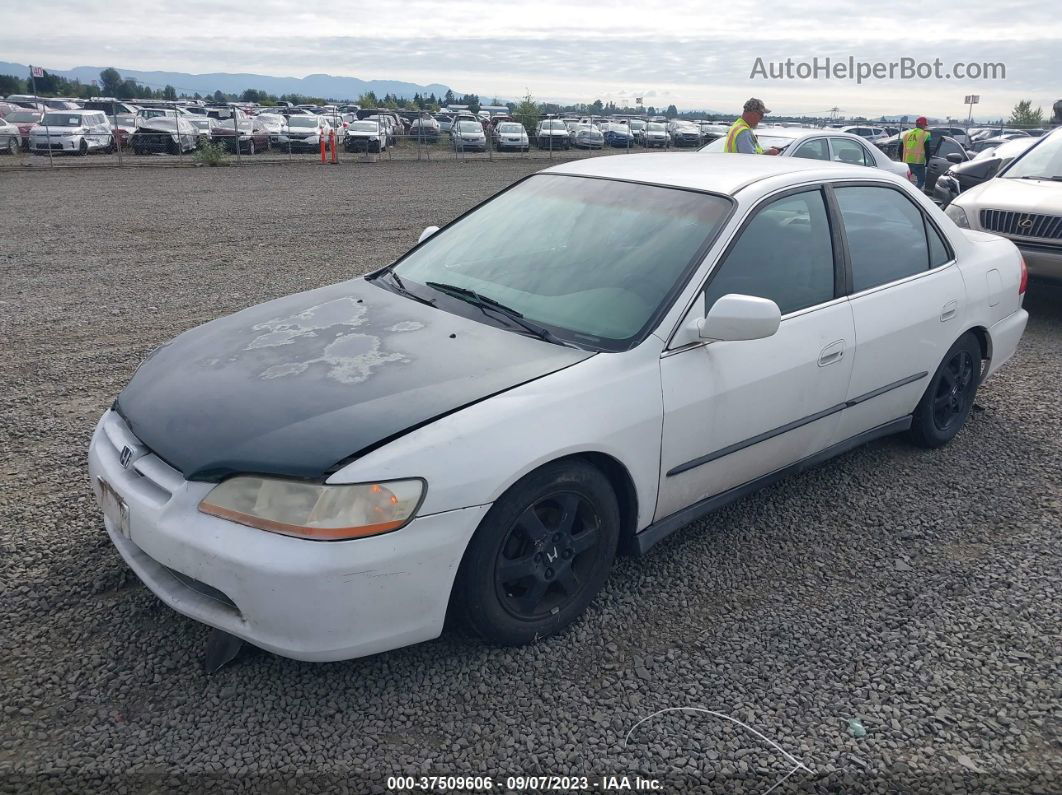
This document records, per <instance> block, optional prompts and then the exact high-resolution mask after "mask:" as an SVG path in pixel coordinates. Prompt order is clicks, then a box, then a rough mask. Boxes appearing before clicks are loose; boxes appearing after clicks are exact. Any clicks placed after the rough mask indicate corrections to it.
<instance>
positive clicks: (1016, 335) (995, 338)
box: [985, 309, 1029, 378]
mask: <svg viewBox="0 0 1062 795" xmlns="http://www.w3.org/2000/svg"><path fill="white" fill-rule="evenodd" d="M1028 322H1029V313H1028V312H1026V311H1025V310H1024V309H1019V310H1018V311H1017V312H1014V313H1013V314H1010V315H1008V316H1007V317H1005V318H1003V319H1002V320H1000V321H999V322H997V323H994V324H993V325H992V327H991V328H989V329H988V336H989V338H990V339H991V340H992V361H991V362H990V363H989V365H988V372H987V373H985V378H988V377H989V376H990V375H992V374H993V373H994V372H995V371H996V370H998V369H999V368H1000V367H1002V366H1003V365H1004V364H1006V363H1007V361H1008V360H1009V359H1010V357H1011V356H1013V355H1014V351H1016V350H1017V348H1018V341H1019V340H1021V335H1022V334H1023V333H1024V332H1025V324H1026V323H1028Z"/></svg>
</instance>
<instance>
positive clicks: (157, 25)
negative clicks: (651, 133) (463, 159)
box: [0, 0, 1062, 115]
mask: <svg viewBox="0 0 1062 795" xmlns="http://www.w3.org/2000/svg"><path fill="white" fill-rule="evenodd" d="M8 16H9V17H10V19H9V20H8V21H7V23H8V24H5V25H3V26H0V28H2V29H3V33H0V52H3V53H4V54H5V57H6V58H8V59H10V60H21V61H23V62H28V61H33V62H40V63H43V64H47V65H49V66H52V67H53V68H70V67H73V66H79V65H85V64H89V65H95V64H101V65H107V64H108V63H111V62H113V63H114V65H115V66H119V67H122V66H124V67H126V68H137V69H168V70H175V71H185V72H196V73H200V72H215V71H226V72H254V73H261V74H269V75H296V76H303V75H305V74H308V73H314V72H327V73H329V74H342V75H353V76H357V77H360V78H362V79H366V80H370V79H399V80H408V81H411V82H417V83H432V82H440V83H446V84H448V85H452V86H453V87H454V88H455V89H457V90H459V91H476V92H478V93H480V94H483V95H491V96H494V95H497V96H504V97H517V96H521V95H523V93H524V91H525V88H529V89H530V90H531V91H532V93H533V94H535V96H536V97H538V98H541V99H546V98H550V99H560V100H581V101H587V102H590V101H592V100H593V99H595V98H601V99H609V98H613V99H617V98H620V97H627V96H645V97H650V96H666V97H668V99H669V101H670V102H674V103H675V104H677V105H679V106H680V107H710V108H715V109H721V110H728V109H732V108H736V107H739V106H740V103H741V102H742V101H743V100H744V99H745V98H747V96H748V95H752V94H755V95H757V96H759V95H764V96H770V98H771V101H770V104H771V106H772V107H774V108H775V109H776V110H778V111H780V112H809V111H813V110H822V109H825V108H828V107H832V106H834V105H840V106H841V107H843V108H845V109H846V110H849V111H850V112H863V113H867V114H873V115H877V114H881V113H891V112H895V111H896V108H897V103H900V104H903V107H902V108H901V109H900V110H901V111H903V112H906V111H908V110H909V109H910V108H911V107H912V106H914V105H921V104H929V105H932V106H934V108H933V109H930V112H931V113H934V114H936V115H943V114H946V113H953V114H956V113H958V112H959V111H961V110H962V97H963V95H964V94H968V93H979V94H981V95H982V102H983V103H984V104H983V106H982V110H985V111H990V109H991V108H997V109H998V112H1002V110H1004V109H1007V108H1009V107H1010V106H1011V105H1012V104H1013V102H1014V101H1015V98H1017V97H1032V98H1033V99H1034V102H1037V103H1039V104H1046V105H1049V104H1050V103H1051V102H1052V101H1053V100H1054V99H1056V98H1057V97H1056V96H1055V94H1056V93H1057V92H1058V91H1059V89H1058V86H1057V79H1056V74H1055V72H1056V69H1055V66H1056V62H1057V55H1056V54H1057V49H1058V41H1059V40H1060V39H1062V21H1060V20H1059V17H1058V15H1057V13H1053V11H1052V7H1051V6H1049V5H1048V3H1046V2H1043V1H1042V0H1018V2H1016V3H1012V4H1010V5H1008V6H1007V7H1005V8H1001V7H999V6H998V5H996V4H989V3H988V2H986V0H973V2H970V3H966V4H964V5H963V11H962V14H961V15H960V20H959V21H958V22H957V23H953V24H949V25H948V27H947V29H946V31H947V35H941V33H942V30H943V29H942V28H941V27H940V26H938V25H934V24H929V23H930V22H931V21H932V20H926V24H915V25H911V24H910V21H911V20H912V19H914V20H924V19H925V18H926V6H925V4H924V3H923V2H916V0H893V2H891V3H889V4H887V5H881V6H875V7H873V8H871V7H868V6H867V4H866V3H864V2H857V0H837V1H836V2H835V3H832V4H830V5H829V7H828V8H825V9H818V8H813V7H809V6H808V4H807V3H806V1H805V0H799V1H798V0H780V2H776V3H772V4H763V3H762V2H755V3H751V2H743V1H742V0H738V1H737V2H735V3H731V4H726V5H724V6H722V7H714V6H712V7H706V6H705V5H704V4H703V3H701V2H696V3H695V2H686V0H676V2H666V3H665V2H659V0H646V1H645V2H643V3H639V4H638V5H637V6H611V5H610V6H605V5H603V4H602V3H589V2H582V1H581V0H577V1H576V2H571V3H567V2H558V1H557V0H542V2H539V3H536V4H534V5H523V4H521V5H519V6H515V7H514V6H513V5H512V4H508V3H496V2H495V3H484V2H462V0H455V1H454V2H439V1H438V0H407V2H403V3H400V4H395V5H393V6H387V5H385V6H383V7H377V6H376V5H368V4H363V3H353V4H348V5H345V6H340V7H337V6H336V5H335V4H334V3H328V4H326V3H323V2H321V3H315V2H303V3H299V4H292V3H290V2H288V1H287V0H283V2H282V1H281V0H260V2H258V3H257V4H256V6H255V11H254V13H253V14H248V13H247V12H246V10H245V9H244V8H242V7H239V6H231V5H228V4H221V3H218V2H208V0H185V1H184V2H180V3H177V2H173V0H157V2H155V3H152V4H150V6H148V5H145V4H143V3H142V2H139V1H138V2H126V0H79V1H78V2H71V1H70V0H37V2H36V3H35V5H34V13H33V14H23V13H19V14H9V15H8ZM57 20H59V21H60V24H56V22H57ZM63 31H77V33H76V35H74V34H72V33H64V32H63ZM904 55H907V56H910V57H912V58H915V59H917V60H920V61H932V60H933V59H935V58H939V59H940V60H941V61H943V62H944V63H945V64H946V66H947V68H948V69H950V67H951V64H952V63H954V62H956V61H963V62H970V61H977V62H986V61H987V62H1002V63H1004V64H1005V65H1006V69H1007V77H1006V79H1005V80H981V81H965V80H964V81H959V80H928V81H918V80H916V81H906V82H899V81H874V82H870V83H866V84H863V85H856V84H855V83H854V82H849V81H837V80H818V81H804V80H772V81H763V80H750V79H749V74H750V71H751V69H752V66H753V64H754V63H755V60H756V58H758V57H760V58H763V59H764V60H765V61H784V60H785V59H787V58H792V59H794V60H796V61H810V60H811V59H812V58H814V57H816V56H818V57H820V58H824V57H827V56H829V57H830V58H832V59H834V60H839V59H847V58H848V57H849V56H852V57H854V58H856V59H859V60H865V61H882V62H888V61H892V60H896V59H897V58H899V57H900V56H904ZM248 87H251V86H248ZM651 91H653V92H656V93H655V94H651V93H650V92H651ZM665 92H666V93H665ZM819 106H821V107H819ZM938 107H939V108H942V109H940V110H938V109H937V108H938Z"/></svg>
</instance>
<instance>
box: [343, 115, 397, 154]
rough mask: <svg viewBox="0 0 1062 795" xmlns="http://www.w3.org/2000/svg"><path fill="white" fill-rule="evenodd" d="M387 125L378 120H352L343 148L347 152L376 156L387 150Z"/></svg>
mask: <svg viewBox="0 0 1062 795" xmlns="http://www.w3.org/2000/svg"><path fill="white" fill-rule="evenodd" d="M387 138H388V136H387V125H386V124H385V123H384V122H383V121H381V120H380V119H375V120H373V121H369V120H368V119H363V120H361V121H358V120H354V121H352V122H350V125H349V126H348V127H347V132H346V135H345V136H344V138H343V148H344V149H346V150H347V151H348V152H370V153H373V154H378V153H380V152H384V151H386V150H387Z"/></svg>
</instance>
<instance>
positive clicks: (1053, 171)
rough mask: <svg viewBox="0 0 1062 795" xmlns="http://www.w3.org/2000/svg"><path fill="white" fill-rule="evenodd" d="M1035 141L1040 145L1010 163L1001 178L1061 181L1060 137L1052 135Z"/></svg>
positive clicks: (1061, 138)
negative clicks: (1041, 178)
mask: <svg viewBox="0 0 1062 795" xmlns="http://www.w3.org/2000/svg"><path fill="white" fill-rule="evenodd" d="M1037 140H1039V141H1040V143H1039V144H1038V145H1037V146H1035V147H1033V148H1032V149H1030V150H1029V151H1028V152H1026V153H1025V154H1024V155H1022V156H1021V157H1020V158H1018V159H1017V160H1015V161H1014V162H1013V163H1011V166H1010V168H1008V169H1007V171H1006V173H1004V174H1002V176H1003V177H1005V178H1007V179H1020V178H1022V177H1029V178H1035V177H1044V178H1045V179H1057V180H1062V135H1060V134H1058V133H1054V134H1052V135H1051V136H1050V137H1048V138H1046V139H1037Z"/></svg>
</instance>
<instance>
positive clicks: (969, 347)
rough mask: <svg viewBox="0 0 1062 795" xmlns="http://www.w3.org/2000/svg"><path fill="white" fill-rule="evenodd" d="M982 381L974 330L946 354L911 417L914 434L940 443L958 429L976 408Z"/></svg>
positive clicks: (926, 443) (925, 443)
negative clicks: (975, 399)
mask: <svg viewBox="0 0 1062 795" xmlns="http://www.w3.org/2000/svg"><path fill="white" fill-rule="evenodd" d="M980 381H981V346H980V344H979V343H978V341H977V338H976V337H974V336H973V334H970V333H967V334H964V335H963V336H962V337H960V338H959V339H958V340H957V341H956V342H955V344H954V345H952V346H951V348H950V349H949V350H948V352H947V353H946V354H945V355H944V360H943V361H942V362H941V363H940V366H939V367H938V368H937V371H936V373H934V374H933V378H932V380H931V381H930V382H929V386H928V387H927V388H926V391H925V393H924V394H923V395H922V399H921V400H920V401H919V402H918V406H917V408H916V409H915V411H914V415H913V416H912V418H911V438H912V440H913V441H914V442H915V443H916V444H918V445H919V446H921V447H940V446H941V445H944V444H947V443H948V442H949V441H951V439H953V438H954V437H955V435H956V434H957V433H958V432H959V430H960V429H961V428H962V426H963V425H965V424H966V419H967V418H968V417H969V416H970V412H971V411H972V410H973V404H974V396H975V395H976V394H977V387H978V385H979V384H980Z"/></svg>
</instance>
